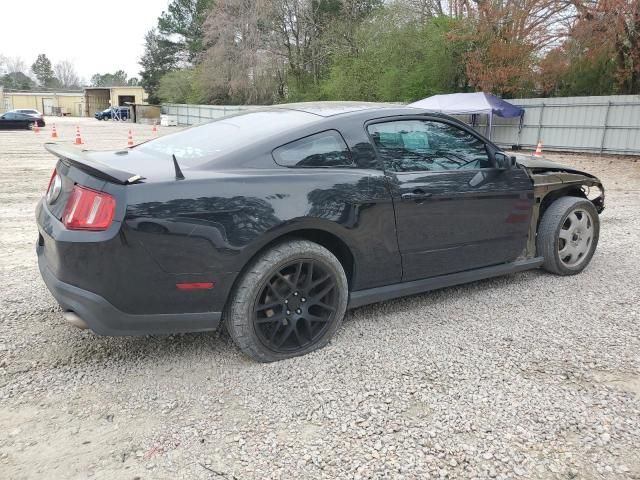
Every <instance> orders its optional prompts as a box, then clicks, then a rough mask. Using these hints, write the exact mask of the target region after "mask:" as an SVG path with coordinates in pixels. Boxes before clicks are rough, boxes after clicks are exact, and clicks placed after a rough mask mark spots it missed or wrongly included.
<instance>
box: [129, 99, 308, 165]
mask: <svg viewBox="0 0 640 480" xmlns="http://www.w3.org/2000/svg"><path fill="white" fill-rule="evenodd" d="M317 119H318V117H317V116H316V115H312V114H310V113H305V112H299V111H295V110H285V109H282V110H276V109H274V110H266V111H253V112H247V113H241V114H239V115H234V116H229V117H225V118H221V119H220V120H215V121H213V122H211V123H206V124H204V125H198V126H196V127H192V128H188V129H186V130H183V131H181V132H177V133H173V134H171V135H166V136H164V137H160V138H157V139H155V140H151V141H149V142H147V143H143V144H142V145H140V146H138V147H137V148H139V149H140V150H142V151H144V152H147V153H161V154H165V155H169V156H170V155H175V156H176V158H177V160H178V162H179V163H180V166H183V165H184V166H187V167H193V166H196V165H200V164H203V163H206V162H209V161H211V160H215V159H216V158H219V157H221V156H222V155H225V154H227V153H229V152H232V151H234V150H237V149H239V148H242V147H245V146H246V145H248V144H250V143H254V142H258V141H260V140H264V139H266V138H269V137H271V136H273V135H277V134H278V133H282V132H285V131H287V130H289V129H291V128H293V127H298V126H303V125H305V124H308V123H312V122H314V121H315V120H317Z"/></svg>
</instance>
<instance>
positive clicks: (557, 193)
mask: <svg viewBox="0 0 640 480" xmlns="http://www.w3.org/2000/svg"><path fill="white" fill-rule="evenodd" d="M517 162H518V164H519V165H521V166H522V167H524V168H525V169H526V171H527V173H528V174H529V176H530V177H531V180H532V182H533V195H534V207H533V214H532V216H531V227H530V232H529V242H528V245H527V253H526V255H527V256H534V255H535V252H536V234H537V230H538V224H539V223H540V218H541V217H542V215H543V214H544V212H545V210H546V209H547V207H548V206H549V205H551V203H553V202H554V201H555V200H556V199H558V198H560V197H565V196H575V197H583V198H585V199H587V200H589V201H590V202H591V203H593V205H594V207H595V208H596V210H597V212H598V213H602V211H603V210H604V207H605V202H604V199H605V192H604V186H603V185H602V182H601V181H600V180H599V179H598V178H597V177H595V176H594V175H591V174H589V173H586V172H582V171H580V170H577V169H575V168H572V167H568V166H565V165H560V164H558V163H555V162H551V161H549V160H544V159H538V158H534V157H521V158H517Z"/></svg>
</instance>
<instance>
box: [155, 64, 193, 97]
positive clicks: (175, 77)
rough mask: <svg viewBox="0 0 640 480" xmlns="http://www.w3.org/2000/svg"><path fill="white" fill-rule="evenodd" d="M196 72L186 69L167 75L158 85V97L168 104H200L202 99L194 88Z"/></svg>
mask: <svg viewBox="0 0 640 480" xmlns="http://www.w3.org/2000/svg"><path fill="white" fill-rule="evenodd" d="M195 78H196V72H195V70H194V69H193V68H185V69H182V70H176V71H173V72H169V73H166V74H165V75H163V76H162V78H161V79H160V81H159V85H158V96H159V97H160V98H162V101H164V102H168V103H200V101H201V98H200V97H199V95H198V92H197V90H196V89H195V88H194V82H195Z"/></svg>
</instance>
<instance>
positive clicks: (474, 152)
mask: <svg viewBox="0 0 640 480" xmlns="http://www.w3.org/2000/svg"><path fill="white" fill-rule="evenodd" d="M368 130H369V134H370V135H371V137H372V138H373V141H374V143H375V145H376V147H377V149H378V151H379V152H380V156H381V157H382V160H383V162H384V165H385V169H387V170H394V171H398V172H412V171H439V170H461V169H478V168H490V167H491V166H492V165H491V161H490V159H489V155H488V153H487V149H486V146H485V144H484V143H483V142H482V141H481V140H480V139H478V138H477V137H475V136H474V135H472V134H470V133H468V132H466V131H465V130H463V129H461V128H458V127H455V126H453V125H449V124H447V123H442V122H435V121H426V120H402V121H396V122H386V123H378V124H374V125H369V127H368Z"/></svg>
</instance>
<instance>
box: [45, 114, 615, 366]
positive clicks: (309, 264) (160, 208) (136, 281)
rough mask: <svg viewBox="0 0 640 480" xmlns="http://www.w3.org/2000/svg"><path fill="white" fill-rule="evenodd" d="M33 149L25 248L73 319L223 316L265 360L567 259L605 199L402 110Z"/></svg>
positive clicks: (168, 329) (572, 178)
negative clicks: (33, 185) (348, 315)
mask: <svg viewBox="0 0 640 480" xmlns="http://www.w3.org/2000/svg"><path fill="white" fill-rule="evenodd" d="M46 148H47V149H48V151H49V152H51V153H52V154H54V155H55V156H57V157H58V159H59V160H58V163H57V166H56V168H55V170H54V171H53V174H52V177H51V181H50V184H49V187H48V189H47V193H46V195H45V196H44V198H43V199H42V200H41V201H40V202H39V204H38V207H37V210H36V217H37V223H38V228H39V231H40V235H39V240H38V242H37V254H38V261H39V266H40V271H41V273H42V277H43V278H44V281H45V283H46V285H47V286H48V288H49V290H50V291H51V292H52V293H53V295H54V297H55V298H56V299H57V301H58V302H59V304H60V305H61V306H62V309H63V310H64V312H65V313H64V316H65V318H66V319H67V320H68V321H69V322H71V323H73V324H74V325H76V326H80V327H82V328H91V329H92V330H93V331H94V332H96V333H98V334H101V335H139V334H154V333H155V334H157V333H172V332H187V331H192V332H197V331H205V330H214V329H216V328H218V327H219V325H220V324H221V323H223V324H224V325H225V326H226V328H227V330H228V331H229V333H230V335H231V338H233V340H234V341H235V343H236V344H237V345H238V346H239V347H240V349H241V350H242V351H243V352H245V353H246V354H248V355H249V356H250V357H252V358H253V359H255V360H258V361H265V362H267V361H275V360H280V359H284V358H289V357H292V356H296V355H302V354H305V353H308V352H311V351H312V350H315V349H318V348H320V347H322V346H324V345H326V344H327V343H328V342H329V340H330V339H331V337H332V336H333V335H334V333H335V332H336V330H337V329H338V328H339V326H340V324H341V322H342V319H343V317H344V314H345V310H346V309H347V308H353V307H359V306H361V305H365V304H369V303H374V302H380V301H385V300H388V299H391V298H395V297H400V296H404V295H412V294H417V293H421V292H425V291H428V290H433V289H436V288H441V287H446V286H450V285H456V284H460V283H465V282H470V281H476V280H480V279H484V278H489V277H494V276H498V275H504V274H509V273H513V272H519V271H522V270H527V269H533V268H538V267H542V268H544V269H545V270H547V271H549V272H552V273H555V274H558V275H573V274H576V273H578V272H580V271H582V270H583V269H584V268H585V267H586V266H587V265H588V264H589V262H590V260H591V258H592V256H593V254H594V252H595V249H596V245H597V243H598V236H599V228H600V223H599V217H598V215H599V213H600V212H602V210H603V209H604V188H603V186H602V183H601V182H600V181H599V180H598V179H597V178H596V177H594V176H593V175H590V174H588V173H585V172H581V171H578V170H576V169H575V168H572V167H566V166H562V165H558V164H556V163H553V162H550V161H546V160H541V159H536V158H535V157H530V158H527V157H522V158H519V159H516V158H515V157H512V156H510V155H509V154H508V153H506V152H503V151H501V150H500V148H498V147H497V146H496V145H495V144H493V143H492V142H490V141H489V140H487V139H486V138H484V137H483V136H481V135H479V134H478V133H477V132H475V131H474V130H473V129H471V128H469V127H467V126H466V125H464V124H463V123H461V122H459V121H457V120H455V119H454V118H451V117H448V116H446V115H442V114H437V113H432V112H429V111H425V110H422V109H416V108H410V107H399V106H389V105H377V104H366V103H341V102H338V103H333V102H330V103H309V104H293V105H285V106H277V107H270V108H264V109H261V110H256V111H252V112H244V113H241V114H239V115H236V116H232V117H227V118H222V119H219V120H216V121H213V122H211V123H208V124H205V125H200V126H196V127H192V128H190V129H187V130H184V131H181V132H178V133H174V134H172V135H167V136H164V137H160V138H157V139H154V140H151V141H149V142H146V143H144V144H141V145H138V146H136V147H133V148H129V149H126V150H120V151H115V152H88V151H78V150H76V149H72V148H69V147H63V146H59V145H55V144H48V145H47V147H46ZM587 189H590V191H591V192H592V195H591V196H589V197H587V195H586V194H585V192H586V191H587ZM532 308H533V306H532Z"/></svg>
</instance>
